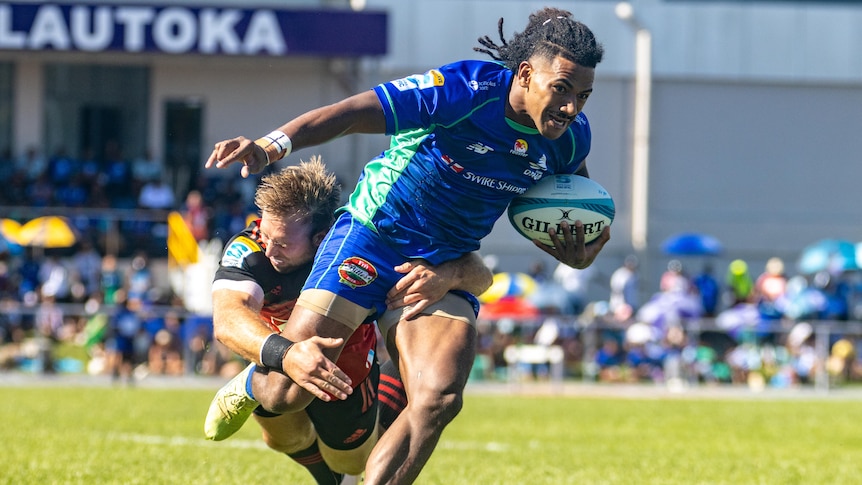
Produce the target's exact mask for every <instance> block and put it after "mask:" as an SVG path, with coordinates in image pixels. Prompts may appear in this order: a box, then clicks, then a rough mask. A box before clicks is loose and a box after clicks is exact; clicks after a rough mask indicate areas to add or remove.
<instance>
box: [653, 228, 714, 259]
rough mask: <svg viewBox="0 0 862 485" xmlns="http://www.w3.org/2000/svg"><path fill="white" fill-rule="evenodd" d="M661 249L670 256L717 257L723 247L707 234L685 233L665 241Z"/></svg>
mask: <svg viewBox="0 0 862 485" xmlns="http://www.w3.org/2000/svg"><path fill="white" fill-rule="evenodd" d="M661 249H662V251H664V253H665V254H667V255H672V256H717V255H719V254H721V252H722V251H723V250H724V247H723V246H722V245H721V241H719V240H718V239H716V238H715V237H713V236H710V235H708V234H701V233H696V232H686V233H681V234H677V235H674V236H671V237H669V238H667V239H665V241H664V242H663V243H662V244H661Z"/></svg>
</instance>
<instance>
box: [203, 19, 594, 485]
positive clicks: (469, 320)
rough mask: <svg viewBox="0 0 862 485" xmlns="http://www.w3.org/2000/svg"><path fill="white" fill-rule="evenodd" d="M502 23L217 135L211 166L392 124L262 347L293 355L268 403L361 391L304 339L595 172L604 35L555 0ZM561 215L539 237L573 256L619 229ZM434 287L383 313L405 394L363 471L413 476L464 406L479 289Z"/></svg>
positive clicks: (258, 163) (296, 404) (251, 167)
mask: <svg viewBox="0 0 862 485" xmlns="http://www.w3.org/2000/svg"><path fill="white" fill-rule="evenodd" d="M498 30H499V32H500V39H501V44H500V45H498V44H497V43H495V42H494V41H492V40H491V39H490V38H488V37H483V38H481V39H479V42H480V43H481V44H482V46H483V47H481V48H477V49H476V50H477V51H480V52H483V53H486V54H489V55H491V57H492V58H493V59H494V60H493V61H471V60H468V61H460V62H454V63H452V64H448V65H445V66H442V67H439V68H437V69H432V70H430V71H428V72H427V73H425V74H422V75H416V76H409V77H406V78H403V79H399V80H396V81H392V82H388V83H384V84H381V85H379V86H377V87H375V88H374V89H373V90H370V91H367V92H364V93H360V94H357V95H354V96H351V97H349V98H347V99H345V100H343V101H340V102H337V103H335V104H332V105H329V106H325V107H322V108H318V109H315V110H312V111H310V112H307V113H305V114H302V115H300V116H299V117H297V118H295V119H293V120H291V121H289V122H287V123H286V124H284V125H282V126H280V127H279V128H278V129H277V130H275V131H273V132H271V133H270V134H268V135H266V136H264V137H261V138H259V139H257V140H255V141H252V140H250V139H247V138H245V137H237V138H233V139H229V140H224V141H221V142H219V143H216V145H215V148H214V150H213V152H212V154H211V155H210V157H209V159H208V160H207V162H206V166H207V167H213V166H215V167H219V168H221V167H225V166H228V165H230V164H233V163H237V162H238V163H241V164H242V165H243V166H242V170H241V173H242V175H243V176H248V175H249V174H250V173H258V172H260V171H261V170H263V169H264V167H266V166H267V165H269V164H271V163H274V162H276V161H277V160H280V159H281V158H283V157H285V156H287V155H288V154H289V153H290V152H291V150H293V149H299V148H305V147H310V146H314V145H318V144H321V143H325V142H327V141H329V140H332V139H334V138H337V137H340V136H343V135H347V134H353V133H385V134H387V135H390V136H391V144H390V147H389V149H387V150H386V151H384V152H383V153H381V154H380V155H379V156H378V157H376V158H375V159H373V160H371V161H370V162H369V163H368V164H367V165H366V166H365V168H364V170H363V172H362V174H361V176H360V178H359V181H358V183H357V186H356V189H355V190H354V192H353V194H352V195H351V196H350V198H349V201H348V202H347V204H346V205H345V206H344V207H343V208H342V209H341V211H340V216H339V217H338V219H337V220H336V222H335V224H334V226H333V228H332V229H331V230H330V232H329V234H328V235H327V237H326V239H325V240H324V241H323V242H322V244H321V246H320V249H319V250H318V252H317V255H316V258H315V264H314V267H313V268H312V271H311V275H310V276H309V278H308V280H307V281H306V283H305V286H304V287H303V290H302V294H301V295H300V297H299V299H298V301H297V306H296V308H295V310H294V312H293V314H292V315H291V318H290V324H289V327H290V330H288V327H285V330H284V331H283V332H282V335H281V338H282V339H283V341H276V342H270V341H271V340H275V339H270V340H268V341H267V344H265V345H264V348H263V349H262V354H266V355H271V357H269V358H272V359H277V358H281V359H282V361H283V362H282V367H283V370H284V374H280V373H270V374H269V375H268V376H266V378H267V383H266V385H265V386H262V389H266V392H264V393H262V395H256V397H257V398H258V400H259V401H260V402H261V404H263V405H264V407H266V408H267V409H270V410H273V411H276V412H280V411H287V410H295V409H297V408H302V407H303V406H305V405H306V403H307V402H308V401H310V400H311V399H312V397H314V396H317V397H319V398H321V399H328V398H329V396H330V395H331V396H334V397H336V398H339V399H344V398H345V397H346V396H347V395H348V394H349V393H350V392H351V388H350V385H349V383H350V379H349V378H346V376H345V375H344V374H343V373H342V372H340V371H339V370H338V368H337V367H336V366H335V364H334V363H333V362H334V361H335V360H336V359H337V358H338V355H339V352H340V351H341V345H340V344H339V345H332V346H321V345H319V342H318V344H315V343H314V342H312V341H311V340H308V339H309V338H310V337H312V336H315V335H317V336H322V337H330V338H341V339H346V338H348V337H349V336H350V335H351V334H352V333H353V331H354V329H356V328H358V326H359V325H360V324H361V323H362V322H363V321H364V320H365V319H367V318H368V317H369V316H370V315H371V316H379V315H382V314H383V313H384V311H385V310H386V302H387V297H386V294H387V292H388V291H389V289H390V288H391V287H392V286H393V285H396V284H397V281H398V279H399V278H400V277H401V276H402V275H401V274H400V273H398V272H397V271H395V270H394V268H396V267H398V265H400V264H402V263H404V262H405V261H410V260H414V259H420V260H424V261H427V262H429V263H430V264H431V265H437V264H440V263H442V262H445V261H450V260H453V259H455V258H458V257H462V256H463V255H465V254H468V253H470V252H471V251H475V250H477V249H478V248H479V243H480V241H481V239H482V238H484V237H485V236H486V235H487V234H488V233H489V232H490V231H491V229H492V228H493V225H494V223H495V222H496V220H497V219H498V218H499V217H500V216H501V215H502V214H503V212H504V211H505V210H506V207H507V206H508V204H509V202H510V201H511V200H512V198H514V197H515V196H517V195H519V194H522V193H524V192H525V191H526V190H527V189H529V188H530V187H532V186H533V185H535V184H536V183H537V182H538V180H540V179H541V178H543V177H545V176H549V175H552V174H572V173H575V174H580V175H584V176H587V175H588V171H587V167H586V157H587V154H588V153H589V150H590V140H591V135H590V128H589V123H588V121H587V118H586V116H585V115H584V114H583V113H582V112H581V110H582V109H583V107H584V103H586V101H587V99H588V98H589V96H590V94H591V93H592V91H593V81H594V79H595V67H596V65H597V64H598V63H599V62H600V61H601V59H602V56H603V48H602V47H601V45H600V44H599V43H598V42H597V41H596V39H595V37H594V35H593V33H592V32H591V31H590V29H589V28H588V27H587V26H586V25H584V24H583V23H581V22H578V21H576V20H574V19H573V18H572V15H571V13H570V12H567V11H565V10H560V9H556V8H545V9H542V10H539V11H537V12H534V13H533V14H531V15H530V17H529V22H528V24H527V27H526V28H525V29H524V31H523V32H519V33H516V34H515V35H514V36H513V37H512V38H511V39H509V40H508V41H507V40H505V38H504V35H503V22H502V20H501V21H500V24H499V29H498ZM562 229H563V231H562V232H563V234H562V239H561V240H560V243H559V244H555V245H554V246H553V247H551V246H545V245H543V244H541V243H539V242H538V241H534V243H535V244H536V246H537V247H539V248H540V249H541V250H543V251H545V252H546V253H548V254H550V255H552V256H553V257H554V258H556V259H557V260H558V261H560V262H562V263H564V264H566V265H568V266H571V267H574V268H585V267H587V266H589V265H590V264H591V263H592V262H593V260H594V259H595V258H596V257H597V256H598V254H599V252H600V251H601V249H602V247H603V246H604V245H605V243H606V242H607V241H608V240H609V239H610V232H609V230H608V229H607V228H606V229H605V230H604V231H603V233H602V235H601V236H600V237H599V238H598V239H596V240H595V241H593V242H591V243H590V244H585V243H584V230H583V226H582V224H580V223H579V222H576V223H575V227H574V230H571V229H572V228H570V227H569V226H568V225H567V224H565V223H563V227H562ZM548 232H549V234H550V235H551V237H552V239H553V238H556V237H557V234H556V231H555V230H554V229H550V230H549V231H548ZM427 303H429V302H427V301H426V302H419V303H418V304H416V305H414V306H412V307H409V308H408V309H407V310H405V311H404V313H403V314H402V315H401V317H400V318H397V319H396V318H385V317H383V318H380V319H379V320H378V325H379V326H380V327H381V331H382V333H383V335H384V337H385V338H386V344H387V348H388V349H389V352H390V354H391V356H392V357H393V359H395V360H396V361H397V362H398V365H399V370H400V373H401V378H402V380H403V384H404V389H405V391H406V393H407V397H408V404H407V407H406V408H405V409H404V410H403V411H402V413H401V414H400V415H399V417H398V418H397V419H396V420H395V422H394V423H393V424H392V426H391V427H390V428H389V430H388V431H387V433H386V434H385V435H383V436H382V437H381V438H380V440H379V442H378V443H377V445H376V446H375V448H374V450H373V451H372V453H371V456H370V458H369V460H368V462H367V464H366V470H365V483H367V484H378V483H410V482H412V481H414V480H415V479H416V477H417V476H418V475H419V473H420V471H421V469H422V467H423V466H424V465H425V463H426V462H427V460H428V458H429V457H430V456H431V453H432V452H433V449H434V447H435V446H436V444H437V442H438V441H439V439H440V436H441V433H442V431H443V429H444V428H445V427H446V426H447V425H448V423H449V422H451V421H452V419H453V418H454V417H455V416H456V415H457V414H458V412H459V411H460V409H461V405H462V402H463V390H464V386H465V385H466V382H467V377H468V376H469V372H470V368H471V366H472V363H473V359H474V356H475V352H476V331H475V326H474V322H475V316H476V313H475V312H476V306H477V304H476V300H475V298H473V297H472V296H471V295H469V294H464V293H459V292H449V293H448V294H446V295H445V296H444V297H443V298H442V299H440V300H439V301H436V302H434V303H433V304H430V305H428V304H427ZM390 315H391V313H390ZM292 342H296V344H295V345H293V346H291V344H292ZM288 349H289V351H288ZM285 374H286V375H287V376H289V377H288V378H285ZM296 384H298V385H296ZM300 387H301V388H302V389H304V390H305V391H307V392H303V391H301V390H299V388H300Z"/></svg>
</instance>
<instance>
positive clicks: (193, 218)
mask: <svg viewBox="0 0 862 485" xmlns="http://www.w3.org/2000/svg"><path fill="white" fill-rule="evenodd" d="M183 219H184V220H185V221H186V224H188V226H189V229H190V230H191V231H192V235H193V236H194V238H195V240H196V241H205V240H207V239H209V220H210V214H209V211H208V210H207V208H206V207H205V206H204V199H203V196H202V195H201V193H200V192H199V191H197V190H192V191H191V192H189V193H188V195H187V196H186V203H185V208H184V210H183Z"/></svg>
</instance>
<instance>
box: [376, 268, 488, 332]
mask: <svg viewBox="0 0 862 485" xmlns="http://www.w3.org/2000/svg"><path fill="white" fill-rule="evenodd" d="M395 270H396V271H398V272H399V273H402V274H404V276H403V277H402V278H401V279H400V280H398V282H397V283H396V284H395V286H394V287H392V289H391V290H390V291H389V293H388V294H387V295H386V304H387V306H388V307H389V309H390V310H392V309H396V308H401V307H405V306H408V305H412V307H411V308H410V309H409V310H405V311H404V314H403V318H405V319H410V318H412V317H414V316H416V315H418V314H419V313H420V312H421V311H422V310H424V309H425V308H427V307H428V305H431V304H432V303H435V302H437V301H439V300H440V299H442V298H443V297H444V296H446V293H448V292H449V291H450V290H463V291H467V292H469V293H472V294H474V295H479V294H481V293H483V292H485V290H487V289H488V288H489V287H490V286H491V283H492V282H493V274H491V270H490V269H488V267H487V266H485V263H484V262H483V261H482V258H481V257H480V256H479V254H478V253H475V252H474V253H469V254H466V255H464V256H461V257H460V258H458V259H455V260H452V261H447V262H445V263H443V264H440V265H438V266H431V265H429V264H428V263H427V262H426V261H424V260H421V259H419V260H413V261H408V262H406V263H404V264H402V265H400V266H397V267H396V268H395Z"/></svg>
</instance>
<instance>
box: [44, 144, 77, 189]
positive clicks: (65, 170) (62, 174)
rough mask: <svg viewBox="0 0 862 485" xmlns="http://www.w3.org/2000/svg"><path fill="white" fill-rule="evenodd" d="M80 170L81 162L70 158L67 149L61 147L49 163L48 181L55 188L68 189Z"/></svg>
mask: <svg viewBox="0 0 862 485" xmlns="http://www.w3.org/2000/svg"><path fill="white" fill-rule="evenodd" d="M80 170H81V167H80V162H79V161H78V160H76V159H75V158H73V157H70V156H69V154H68V153H67V152H66V148H65V147H60V148H58V149H57V151H56V152H55V153H54V156H52V157H51V160H50V161H48V169H47V174H48V180H49V181H50V182H51V185H53V186H54V187H55V188H62V187H66V186H67V185H69V183H70V182H71V181H72V176H73V175H75V174H77V173H79V172H80Z"/></svg>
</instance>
